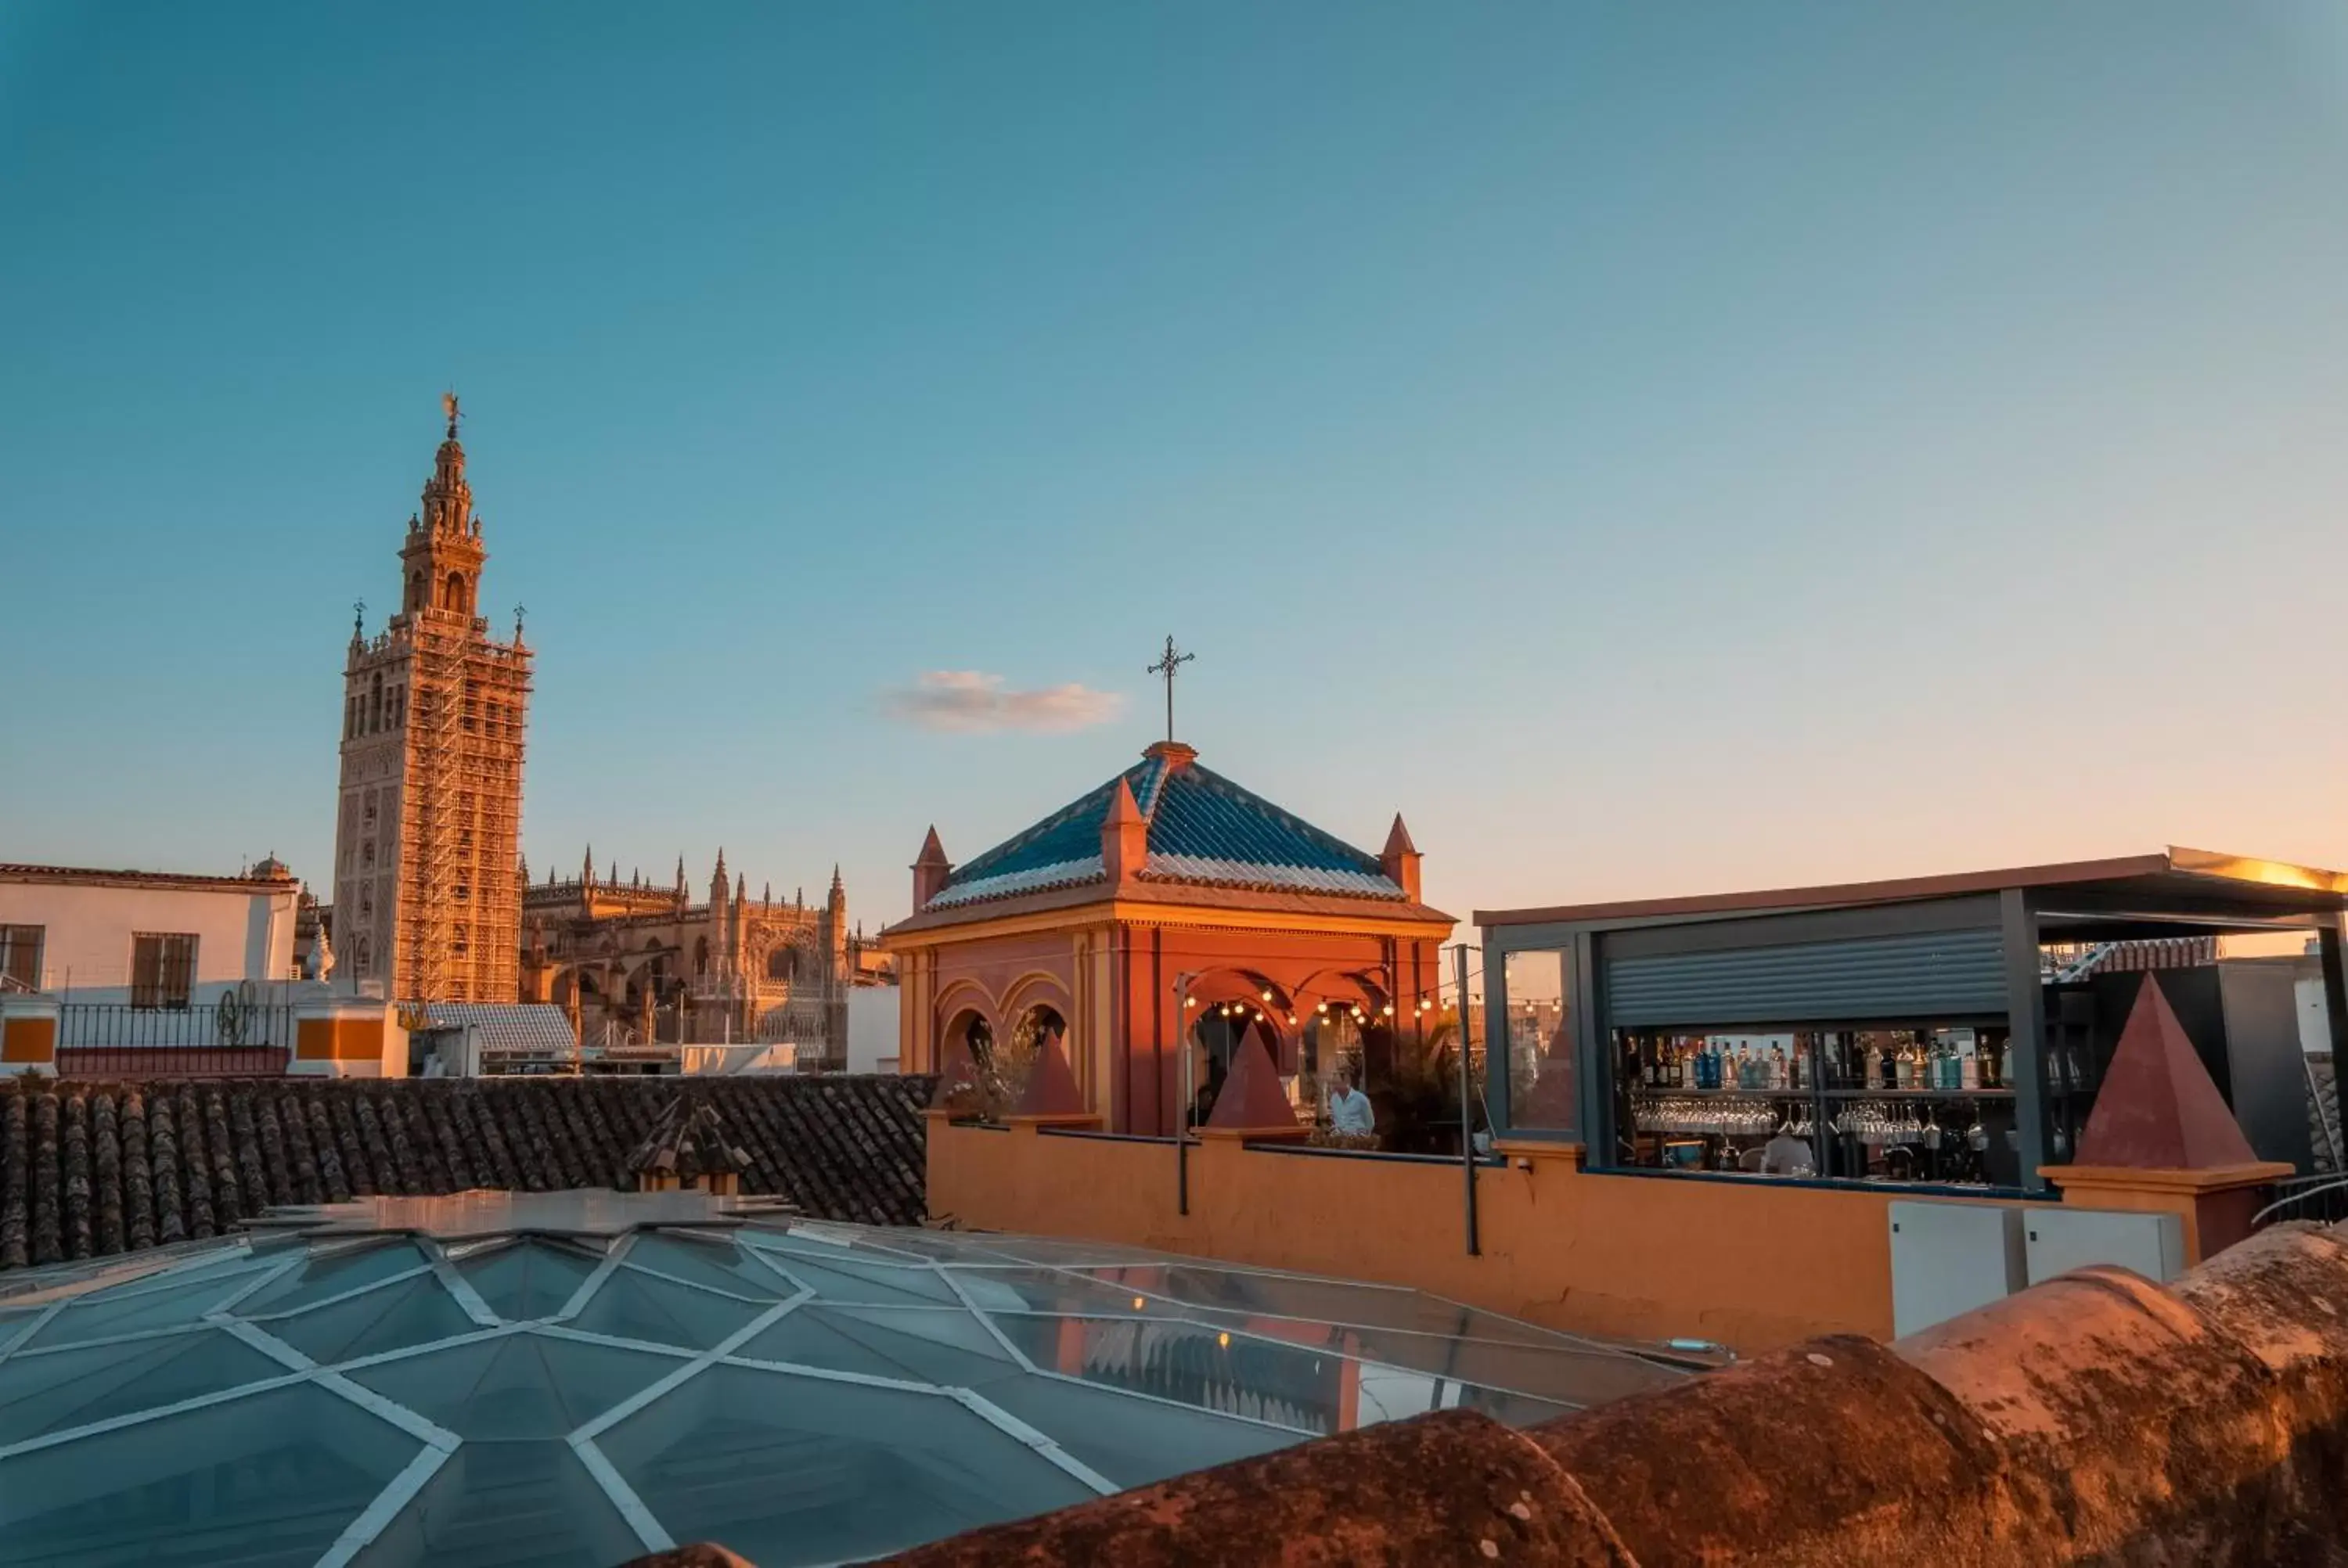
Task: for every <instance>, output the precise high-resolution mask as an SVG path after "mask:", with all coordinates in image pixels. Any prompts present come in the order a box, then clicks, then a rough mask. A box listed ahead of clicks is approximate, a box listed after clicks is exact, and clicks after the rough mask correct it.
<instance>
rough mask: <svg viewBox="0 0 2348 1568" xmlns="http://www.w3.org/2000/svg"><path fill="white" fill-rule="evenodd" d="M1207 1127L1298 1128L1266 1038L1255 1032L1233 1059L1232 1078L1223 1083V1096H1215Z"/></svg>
mask: <svg viewBox="0 0 2348 1568" xmlns="http://www.w3.org/2000/svg"><path fill="white" fill-rule="evenodd" d="M1207 1125H1208V1126H1210V1127H1221V1128H1231V1129H1235V1130H1242V1131H1246V1132H1257V1131H1260V1130H1262V1129H1264V1128H1276V1127H1293V1126H1295V1125H1296V1112H1295V1110H1294V1109H1293V1108H1292V1107H1291V1106H1290V1105H1289V1103H1288V1093H1287V1091H1285V1090H1283V1089H1282V1088H1281V1086H1280V1069H1279V1068H1277V1067H1274V1066H1273V1065H1272V1053H1271V1052H1270V1051H1267V1050H1264V1048H1263V1036H1262V1034H1260V1033H1258V1032H1257V1031H1256V1030H1252V1029H1251V1030H1248V1031H1247V1038H1246V1039H1245V1040H1241V1042H1240V1048H1239V1050H1238V1051H1237V1052H1235V1053H1234V1054H1233V1055H1232V1057H1231V1077H1229V1078H1228V1079H1225V1080H1224V1081H1223V1088H1222V1092H1221V1093H1220V1094H1218V1095H1216V1096H1215V1108H1214V1110H1213V1111H1212V1112H1210V1113H1209V1114H1208V1117H1207Z"/></svg>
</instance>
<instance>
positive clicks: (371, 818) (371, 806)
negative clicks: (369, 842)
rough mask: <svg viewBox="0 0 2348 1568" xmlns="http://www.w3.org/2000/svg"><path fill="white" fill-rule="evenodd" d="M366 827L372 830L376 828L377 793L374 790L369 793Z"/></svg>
mask: <svg viewBox="0 0 2348 1568" xmlns="http://www.w3.org/2000/svg"><path fill="white" fill-rule="evenodd" d="M366 825H367V826H368V827H369V828H370V829H372V828H373V827H374V826H375V792H374V791H373V790H369V791H368V792H367V797H366Z"/></svg>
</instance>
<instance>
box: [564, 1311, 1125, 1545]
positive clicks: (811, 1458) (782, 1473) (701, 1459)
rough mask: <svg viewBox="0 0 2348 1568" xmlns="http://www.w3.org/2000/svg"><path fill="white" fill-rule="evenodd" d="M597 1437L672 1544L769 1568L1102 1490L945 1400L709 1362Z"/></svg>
mask: <svg viewBox="0 0 2348 1568" xmlns="http://www.w3.org/2000/svg"><path fill="white" fill-rule="evenodd" d="M614 1283H617V1282H616V1281H615V1282H614ZM596 1441H597V1445H598V1446H599V1447H600V1448H601V1449H602V1450H603V1454H604V1457H606V1458H607V1459H609V1460H611V1461H612V1464H613V1466H614V1467H615V1468H616V1469H617V1470H618V1471H619V1472H620V1474H621V1476H622V1477H623V1478H624V1479H625V1480H626V1481H627V1482H628V1483H629V1485H631V1486H632V1487H633V1488H634V1489H635V1492H636V1495H637V1496H638V1497H639V1498H641V1499H643V1500H644V1504H645V1506H646V1507H648V1508H650V1509H651V1510H652V1512H653V1513H654V1516H655V1517H657V1518H658V1519H659V1520H660V1522H661V1523H662V1525H663V1526H664V1528H666V1530H667V1531H668V1532H669V1534H670V1535H671V1536H673V1537H674V1538H675V1539H676V1540H679V1541H723V1542H726V1545H727V1546H729V1547H731V1548H732V1549H733V1550H735V1551H736V1552H738V1553H741V1554H742V1555H743V1556H745V1557H747V1558H748V1559H750V1560H751V1561H752V1562H754V1563H762V1564H768V1565H773V1568H781V1565H786V1564H792V1563H839V1562H856V1561H861V1560H862V1559H864V1558H868V1557H876V1556H880V1555H882V1554H884V1553H890V1552H894V1551H897V1550H900V1549H901V1548H903V1547H907V1546H911V1545H912V1544H914V1543H915V1542H922V1541H934V1540H937V1539H939V1538H940V1537H942V1536H947V1535H953V1534H956V1533H958V1532H962V1531H964V1530H972V1529H975V1528H976V1527H978V1526H979V1525H982V1524H993V1523H996V1522H1000V1521H1003V1520H1006V1519H1018V1518H1021V1517H1024V1516H1025V1515H1027V1514H1032V1513H1043V1512H1049V1511H1050V1510H1052V1509H1056V1508H1064V1507H1066V1506H1067V1505H1068V1504H1070V1503H1073V1502H1083V1501H1089V1500H1090V1499H1091V1498H1092V1497H1094V1496H1095V1495H1096V1494H1095V1493H1094V1491H1092V1490H1091V1489H1090V1488H1089V1487H1087V1486H1086V1485H1085V1484H1084V1483H1083V1482H1082V1481H1078V1480H1077V1479H1076V1477H1075V1476H1073V1475H1071V1474H1070V1473H1068V1471H1065V1470H1063V1469H1061V1468H1060V1467H1059V1466H1057V1465H1056V1464H1054V1463H1053V1462H1052V1461H1051V1460H1047V1459H1045V1457H1044V1456H1043V1455H1042V1454H1040V1453H1038V1452H1037V1451H1036V1450H1034V1449H1031V1448H1029V1447H1028V1446H1027V1445H1026V1444H1025V1443H1024V1442H1022V1441H1020V1440H1018V1439H1017V1438H1015V1437H1014V1436H1012V1435H1011V1434H1010V1433H1009V1432H1007V1431H1004V1430H1002V1429H1001V1428H999V1427H997V1426H995V1425H994V1424H993V1423H992V1422H989V1421H987V1420H985V1419H983V1418H982V1417H980V1416H978V1415H977V1414H975V1413H974V1412H973V1411H971V1410H969V1409H965V1408H964V1407H963V1406H962V1405H961V1404H959V1403H957V1402H956V1401H954V1400H953V1399H947V1398H944V1397H942V1396H941V1395H937V1394H926V1393H911V1392H907V1391H904V1390H901V1389H887V1388H878V1387H873V1386H870V1385H866V1384H855V1383H839V1382H832V1381H829V1380H821V1379H818V1378H805V1377H796V1376H793V1375H792V1374H790V1373H788V1372H769V1371H762V1370H756V1369H752V1368H744V1367H730V1366H715V1367H711V1368H709V1369H708V1370H706V1371H705V1372H703V1373H701V1374H700V1375H699V1376H697V1377H695V1378H691V1379H689V1380H687V1381H686V1382H685V1383H683V1384H680V1385H679V1386H678V1387H677V1388H676V1389H674V1390H673V1391H671V1392H669V1393H667V1394H664V1395H663V1396H662V1397H661V1398H659V1399H654V1401H653V1402H652V1403H651V1404H650V1405H648V1406H646V1407H645V1408H644V1409H643V1410H641V1411H639V1412H637V1413H636V1414H634V1415H633V1416H630V1417H629V1418H628V1419H625V1420H623V1421H622V1422H620V1423H619V1425H617V1426H615V1427H613V1428H612V1429H611V1430H609V1431H607V1432H605V1433H604V1434H603V1435H602V1437H600V1438H599V1439H597V1440H596ZM716 1456H722V1462H716V1463H713V1458H714V1457H716ZM785 1477H788V1478H789V1481H788V1484H778V1480H779V1478H785Z"/></svg>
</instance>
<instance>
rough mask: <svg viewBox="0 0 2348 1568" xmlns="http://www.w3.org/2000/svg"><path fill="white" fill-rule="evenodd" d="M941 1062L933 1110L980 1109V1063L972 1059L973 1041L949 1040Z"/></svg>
mask: <svg viewBox="0 0 2348 1568" xmlns="http://www.w3.org/2000/svg"><path fill="white" fill-rule="evenodd" d="M944 1058H945V1060H944V1061H942V1062H941V1063H940V1064H939V1065H940V1071H939V1073H938V1086H937V1089H936V1090H935V1091H933V1092H932V1094H931V1095H930V1109H931V1110H932V1111H972V1112H974V1111H976V1110H977V1109H978V1093H979V1088H978V1063H977V1062H975V1061H972V1060H971V1054H970V1042H969V1041H967V1040H963V1038H962V1037H961V1036H959V1035H957V1036H955V1037H954V1038H953V1040H950V1041H948V1042H947V1044H946V1046H945V1049H944Z"/></svg>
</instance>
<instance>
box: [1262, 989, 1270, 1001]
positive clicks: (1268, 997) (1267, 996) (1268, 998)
mask: <svg viewBox="0 0 2348 1568" xmlns="http://www.w3.org/2000/svg"><path fill="white" fill-rule="evenodd" d="M1263 999H1264V1000H1266V1001H1270V1000H1271V999H1272V993H1271V992H1270V991H1266V992H1264V993H1263Z"/></svg>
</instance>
